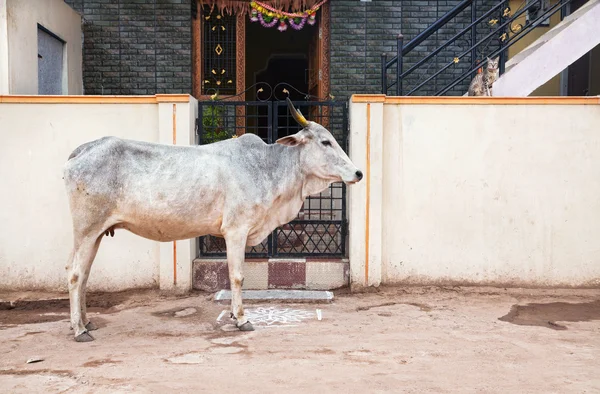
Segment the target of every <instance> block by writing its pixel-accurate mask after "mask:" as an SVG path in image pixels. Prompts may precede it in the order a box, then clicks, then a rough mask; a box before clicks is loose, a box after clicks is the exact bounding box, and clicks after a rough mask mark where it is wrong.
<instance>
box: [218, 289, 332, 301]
mask: <svg viewBox="0 0 600 394" xmlns="http://www.w3.org/2000/svg"><path fill="white" fill-rule="evenodd" d="M242 299H243V301H244V302H245V303H248V302H249V303H253V302H265V301H281V302H310V303H329V302H331V301H333V293H332V292H331V291H317V290H242ZM214 300H215V301H216V302H220V303H228V302H231V291H230V290H219V291H218V292H217V293H216V294H215V298H214Z"/></svg>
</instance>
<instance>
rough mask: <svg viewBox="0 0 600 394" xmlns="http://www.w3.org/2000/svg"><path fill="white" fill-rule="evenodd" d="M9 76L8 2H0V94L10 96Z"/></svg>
mask: <svg viewBox="0 0 600 394" xmlns="http://www.w3.org/2000/svg"><path fill="white" fill-rule="evenodd" d="M8 75H9V70H8V19H7V13H6V0H0V94H10V91H9V82H8V81H9V79H8Z"/></svg>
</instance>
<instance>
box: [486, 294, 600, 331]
mask: <svg viewBox="0 0 600 394" xmlns="http://www.w3.org/2000/svg"><path fill="white" fill-rule="evenodd" d="M498 320H501V321H505V322H509V323H512V324H517V325H520V326H540V327H546V328H551V329H553V330H566V329H567V326H565V325H562V324H558V323H556V322H581V321H590V320H600V301H593V302H586V303H579V304H571V303H568V302H551V303H548V304H526V305H513V306H512V307H511V308H510V312H508V313H507V314H506V315H504V316H502V317H499V318H498Z"/></svg>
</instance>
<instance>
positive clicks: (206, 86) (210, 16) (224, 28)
mask: <svg viewBox="0 0 600 394" xmlns="http://www.w3.org/2000/svg"><path fill="white" fill-rule="evenodd" d="M216 8H217V7H214V9H213V10H212V12H211V8H210V7H208V6H205V7H204V8H203V10H202V18H203V21H202V22H203V23H202V24H203V34H202V37H203V42H202V52H203V59H204V63H203V65H202V66H203V70H202V74H203V75H202V94H213V93H215V92H217V91H218V92H219V94H221V95H223V94H235V87H236V83H235V77H236V45H235V43H236V40H235V29H236V17H235V15H223V14H221V13H220V12H219V11H218V10H217V9H216Z"/></svg>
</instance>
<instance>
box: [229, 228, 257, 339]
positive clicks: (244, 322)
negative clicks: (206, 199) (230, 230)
mask: <svg viewBox="0 0 600 394" xmlns="http://www.w3.org/2000/svg"><path fill="white" fill-rule="evenodd" d="M246 238H247V235H246V234H245V233H244V234H243V235H242V234H230V235H227V236H225V243H226V245H227V266H228V267H229V281H230V282H231V314H232V316H233V317H234V318H235V319H236V320H237V323H236V325H237V327H238V328H239V329H240V331H253V330H254V327H252V323H250V322H249V321H248V319H247V318H246V316H245V315H244V307H243V306H242V285H243V283H244V275H243V272H242V263H243V262H244V255H245V249H246Z"/></svg>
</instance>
